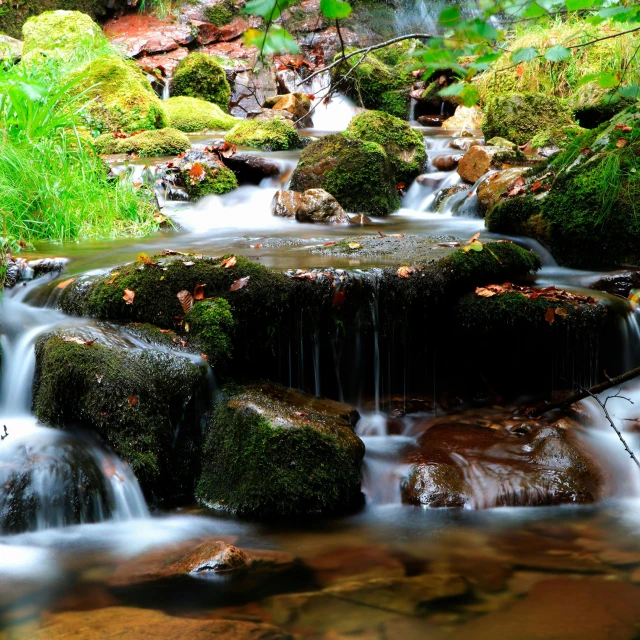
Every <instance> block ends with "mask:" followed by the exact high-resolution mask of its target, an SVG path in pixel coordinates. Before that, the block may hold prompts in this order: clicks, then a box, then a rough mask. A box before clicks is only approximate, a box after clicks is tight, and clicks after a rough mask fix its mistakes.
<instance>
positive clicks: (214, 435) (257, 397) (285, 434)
mask: <svg viewBox="0 0 640 640" xmlns="http://www.w3.org/2000/svg"><path fill="white" fill-rule="evenodd" d="M358 418H359V415H358V412H357V411H356V410H355V409H354V408H353V407H350V406H348V405H345V404H341V403H339V402H335V401H333V400H327V399H323V398H314V397H313V396H311V395H308V394H305V393H302V392H300V391H295V390H293V389H286V388H284V387H279V386H275V385H272V384H259V385H258V384H255V385H251V386H248V387H243V388H240V389H227V391H226V392H224V393H223V395H222V397H221V398H220V399H219V401H218V404H217V406H216V408H215V409H214V411H213V414H212V416H211V420H210V422H209V426H208V429H207V432H206V434H205V444H204V450H203V459H202V476H201V477H200V481H199V483H198V489H197V496H198V498H199V499H200V500H202V501H203V502H205V503H206V504H209V505H212V506H215V507H218V508H223V509H229V510H231V511H234V512H238V513H243V514H252V515H256V516H262V517H269V516H284V515H295V514H311V513H333V512H348V511H352V510H354V509H355V508H357V507H358V506H360V505H361V504H362V493H361V491H360V465H361V462H362V458H363V456H364V445H363V444H362V441H361V440H360V439H359V438H358V437H357V436H356V435H355V433H354V430H353V428H354V426H355V423H356V422H357V420H358Z"/></svg>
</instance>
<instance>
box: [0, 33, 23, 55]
mask: <svg viewBox="0 0 640 640" xmlns="http://www.w3.org/2000/svg"><path fill="white" fill-rule="evenodd" d="M21 57H22V40H16V39H15V38H12V37H11V36H7V35H5V34H3V33H0V60H11V61H17V60H19V59H20V58H21Z"/></svg>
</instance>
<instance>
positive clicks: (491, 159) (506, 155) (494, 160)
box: [458, 145, 524, 184]
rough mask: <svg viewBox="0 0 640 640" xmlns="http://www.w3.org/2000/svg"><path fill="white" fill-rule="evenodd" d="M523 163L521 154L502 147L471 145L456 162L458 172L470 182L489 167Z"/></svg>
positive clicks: (474, 180) (475, 180) (476, 179)
mask: <svg viewBox="0 0 640 640" xmlns="http://www.w3.org/2000/svg"><path fill="white" fill-rule="evenodd" d="M518 162H519V163H523V162H524V156H523V154H522V153H521V152H520V151H518V150H516V151H513V150H511V149H506V148H503V147H481V146H479V145H476V146H473V147H471V148H470V149H469V151H467V152H466V153H465V154H464V156H462V158H461V159H460V161H459V162H458V174H459V175H460V177H461V178H462V179H463V180H466V181H467V182H470V183H472V184H473V183H475V182H477V181H478V180H479V179H480V178H481V177H482V176H483V175H484V174H485V173H487V171H489V169H500V168H502V165H503V164H515V163H518Z"/></svg>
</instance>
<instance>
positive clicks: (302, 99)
mask: <svg viewBox="0 0 640 640" xmlns="http://www.w3.org/2000/svg"><path fill="white" fill-rule="evenodd" d="M263 106H264V107H265V108H266V109H272V110H274V111H276V112H278V111H286V112H287V113H290V114H291V117H292V119H293V120H294V124H295V125H296V126H297V127H298V128H299V129H305V128H308V127H312V126H313V120H312V119H311V116H309V109H310V108H311V100H310V99H309V96H307V94H306V93H289V94H286V95H283V96H273V97H271V98H268V99H267V100H265V102H264V105H263Z"/></svg>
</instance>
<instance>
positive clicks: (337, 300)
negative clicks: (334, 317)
mask: <svg viewBox="0 0 640 640" xmlns="http://www.w3.org/2000/svg"><path fill="white" fill-rule="evenodd" d="M346 299H347V294H346V293H345V292H344V290H342V289H338V290H337V291H336V292H335V293H334V294H333V297H332V298H331V304H332V305H333V306H334V307H336V308H338V309H339V308H340V307H341V306H342V305H343V304H344V303H345V301H346Z"/></svg>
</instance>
